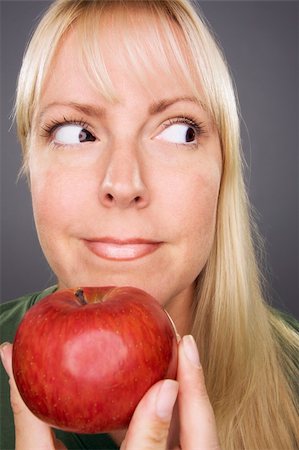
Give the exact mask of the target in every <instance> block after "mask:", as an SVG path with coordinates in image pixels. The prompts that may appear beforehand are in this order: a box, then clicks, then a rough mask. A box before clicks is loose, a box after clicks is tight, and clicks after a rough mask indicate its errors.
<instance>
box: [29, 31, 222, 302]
mask: <svg viewBox="0 0 299 450" xmlns="http://www.w3.org/2000/svg"><path fill="white" fill-rule="evenodd" d="M77 47H78V45H77V36H76V32H75V30H74V31H72V32H70V33H69V34H68V35H67V37H66V39H65V40H64V41H63V44H62V45H61V47H60V49H59V52H58V53H57V54H56V57H55V60H54V62H53V64H52V67H51V69H50V73H49V76H48V78H47V80H46V82H45V85H44V89H43V95H42V99H41V104H40V108H39V109H38V111H36V115H35V120H34V128H35V132H34V136H33V139H32V143H31V148H30V152H31V156H30V163H29V165H30V166H29V168H30V180H31V191H32V201H33V209H34V215H35V221H36V226H37V230H38V235H39V239H40V242H41V245H42V248H43V251H44V253H45V255H46V258H47V259H48V261H49V264H50V265H51V267H52V269H53V271H54V272H55V274H56V275H57V277H58V282H59V288H65V287H76V286H100V285H118V286H120V285H127V286H128V285H131V286H135V287H139V288H141V289H144V290H145V291H147V292H149V293H151V294H152V295H153V296H155V297H156V298H157V299H158V300H159V302H160V303H161V304H163V305H169V304H171V303H173V302H174V303H179V302H185V304H186V301H187V300H188V301H190V300H191V298H192V290H193V283H194V280H195V278H196V277H197V275H198V274H199V273H200V271H201V270H202V268H203V267H204V265H205V263H206V261H207V258H208V255H209V253H210V250H211V246H212V242H213V238H214V232H215V219H216V208H217V198H218V192H219V185H220V179H221V170H222V162H221V149H220V143H219V138H218V135H217V132H216V129H215V128H214V127H213V124H212V122H211V119H210V117H209V115H208V113H207V112H206V111H205V110H204V109H203V108H202V106H201V105H200V104H199V103H197V102H196V100H195V99H193V94H192V92H191V89H190V87H189V86H188V85H187V83H185V82H184V81H182V79H181V78H180V77H179V76H178V75H175V72H173V76H172V77H170V76H169V73H168V72H165V71H163V67H161V65H159V64H158V63H157V61H155V58H154V56H153V55H152V56H148V58H151V59H152V60H151V61H150V65H151V67H152V68H153V69H154V70H153V73H151V74H148V75H147V78H146V80H145V83H144V84H142V85H141V84H140V83H139V82H138V79H137V77H136V76H135V75H134V73H132V72H131V71H130V65H129V64H126V63H125V59H124V58H123V51H122V48H121V45H120V42H119V40H118V38H117V36H115V35H113V34H112V33H109V31H101V48H102V51H103V54H104V60H105V63H106V65H107V69H108V73H109V76H110V77H111V79H112V82H113V84H114V86H115V87H116V91H117V95H118V98H119V99H120V101H119V102H115V103H112V102H111V103H110V102H108V101H107V100H105V98H104V97H103V96H102V95H101V94H100V93H99V91H97V90H96V89H95V87H93V86H92V85H91V84H90V83H89V81H88V79H87V77H86V72H85V70H84V69H83V68H82V66H81V64H80V63H79V60H78V58H77ZM173 64H174V65H175V61H174V62H173Z"/></svg>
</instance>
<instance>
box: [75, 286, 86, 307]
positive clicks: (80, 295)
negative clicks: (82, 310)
mask: <svg viewBox="0 0 299 450" xmlns="http://www.w3.org/2000/svg"><path fill="white" fill-rule="evenodd" d="M75 296H76V297H78V300H79V302H80V303H81V305H87V303H88V302H87V301H86V299H85V296H84V292H83V289H78V290H77V291H76V292H75Z"/></svg>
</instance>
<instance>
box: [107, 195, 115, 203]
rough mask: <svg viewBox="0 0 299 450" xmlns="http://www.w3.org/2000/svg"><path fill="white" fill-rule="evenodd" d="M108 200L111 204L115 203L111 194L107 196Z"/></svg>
mask: <svg viewBox="0 0 299 450" xmlns="http://www.w3.org/2000/svg"><path fill="white" fill-rule="evenodd" d="M106 198H107V200H109V202H112V201H113V195H111V194H107V195H106Z"/></svg>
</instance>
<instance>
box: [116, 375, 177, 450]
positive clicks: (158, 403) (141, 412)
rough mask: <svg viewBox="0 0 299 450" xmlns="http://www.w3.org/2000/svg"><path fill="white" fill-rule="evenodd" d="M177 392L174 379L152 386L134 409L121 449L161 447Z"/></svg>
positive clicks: (166, 433) (166, 434) (161, 448)
mask: <svg viewBox="0 0 299 450" xmlns="http://www.w3.org/2000/svg"><path fill="white" fill-rule="evenodd" d="M177 394H178V383H177V381H174V380H163V381H160V382H158V383H156V384H155V385H154V386H152V387H151V388H150V389H149V391H148V392H147V393H146V394H145V396H144V397H143V399H142V400H141V401H140V403H139V404H138V406H137V408H136V410H135V412H134V415H133V417H132V420H131V423H130V426H129V428H128V431H127V434H126V438H125V440H124V442H123V443H122V446H121V450H136V449H137V448H138V450H165V448H166V445H167V438H168V431H169V426H170V422H171V416H172V411H173V407H174V404H175V401H176V398H177Z"/></svg>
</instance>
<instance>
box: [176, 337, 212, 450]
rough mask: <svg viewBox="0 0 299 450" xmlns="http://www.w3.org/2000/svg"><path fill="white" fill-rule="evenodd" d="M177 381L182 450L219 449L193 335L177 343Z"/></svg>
mask: <svg viewBox="0 0 299 450" xmlns="http://www.w3.org/2000/svg"><path fill="white" fill-rule="evenodd" d="M178 381H179V386H180V389H179V414H180V443H181V447H182V448H183V449H184V450H194V449H195V448H196V449H197V450H216V449H220V446H219V441H218V436H217V430H216V423H215V416H214V412H213V409H212V406H211V403H210V400H209V397H208V393H207V390H206V386H205V380H204V373H203V370H202V366H201V365H200V361H199V356H198V351H197V346H196V343H195V341H194V339H193V337H192V336H184V337H183V338H182V340H181V342H180V344H179V363H178Z"/></svg>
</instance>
